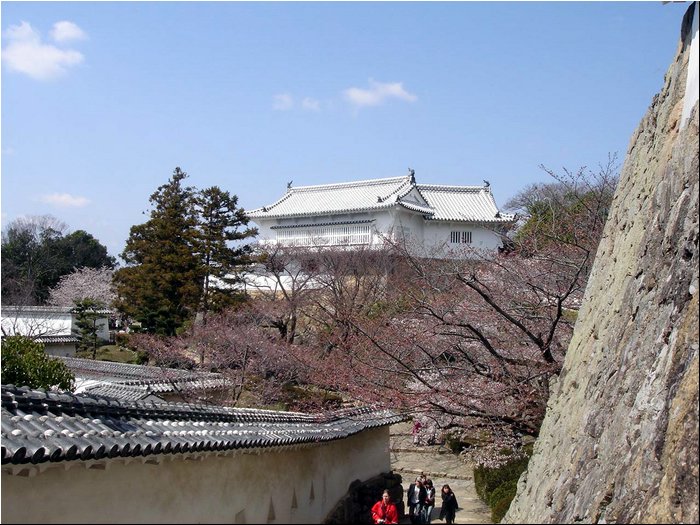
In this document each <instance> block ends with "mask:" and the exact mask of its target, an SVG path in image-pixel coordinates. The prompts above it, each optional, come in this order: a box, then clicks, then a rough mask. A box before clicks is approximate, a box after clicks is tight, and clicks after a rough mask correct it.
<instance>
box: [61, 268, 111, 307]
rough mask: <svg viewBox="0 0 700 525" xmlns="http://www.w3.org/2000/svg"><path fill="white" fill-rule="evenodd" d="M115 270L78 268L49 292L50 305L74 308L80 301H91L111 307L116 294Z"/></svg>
mask: <svg viewBox="0 0 700 525" xmlns="http://www.w3.org/2000/svg"><path fill="white" fill-rule="evenodd" d="M113 276H114V270H112V269H111V268H108V267H106V266H103V267H102V268H87V267H83V268H78V269H76V270H75V271H73V272H72V273H69V274H67V275H64V276H63V277H61V279H60V280H59V281H58V284H57V285H56V286H55V287H53V288H51V289H50V290H49V300H48V304H51V305H54V306H73V305H75V304H76V303H78V302H80V301H84V300H86V299H90V300H92V301H94V302H96V303H99V304H101V305H103V306H106V307H109V306H111V305H112V304H113V303H114V301H115V299H116V297H117V296H116V293H115V291H114V287H113V285H112V277H113Z"/></svg>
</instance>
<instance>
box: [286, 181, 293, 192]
mask: <svg viewBox="0 0 700 525" xmlns="http://www.w3.org/2000/svg"><path fill="white" fill-rule="evenodd" d="M292 182H294V181H293V180H290V181H289V182H288V183H287V189H288V190H291V189H292Z"/></svg>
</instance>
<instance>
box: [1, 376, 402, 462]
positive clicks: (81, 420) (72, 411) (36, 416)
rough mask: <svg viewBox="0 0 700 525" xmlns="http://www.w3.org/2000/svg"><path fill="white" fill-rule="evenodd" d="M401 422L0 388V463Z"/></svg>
mask: <svg viewBox="0 0 700 525" xmlns="http://www.w3.org/2000/svg"><path fill="white" fill-rule="evenodd" d="M403 419H404V417H403V416H401V415H399V414H397V413H395V412H392V411H389V410H385V409H375V408H370V407H364V408H353V409H344V410H339V411H336V412H333V413H328V414H317V415H311V414H302V413H299V412H275V411H270V410H257V409H235V408H225V407H211V406H198V405H187V404H181V403H139V402H120V401H117V400H114V399H108V398H104V397H99V396H89V395H77V394H67V393H56V392H51V391H48V392H47V391H44V390H32V389H29V388H27V387H20V388H18V387H15V386H13V385H2V446H1V447H0V449H1V454H2V464H3V465H6V464H13V465H22V464H38V463H44V462H48V461H50V462H61V461H78V460H92V459H103V458H118V457H133V456H151V455H158V454H185V453H190V452H203V451H212V452H214V451H226V450H234V449H248V448H263V447H283V446H289V445H300V444H304V443H319V442H324V441H331V440H336V439H342V438H346V437H348V436H351V435H353V434H356V433H358V432H361V431H363V430H367V429H370V428H375V427H381V426H386V425H391V424H394V423H398V422H399V421H402V420H403Z"/></svg>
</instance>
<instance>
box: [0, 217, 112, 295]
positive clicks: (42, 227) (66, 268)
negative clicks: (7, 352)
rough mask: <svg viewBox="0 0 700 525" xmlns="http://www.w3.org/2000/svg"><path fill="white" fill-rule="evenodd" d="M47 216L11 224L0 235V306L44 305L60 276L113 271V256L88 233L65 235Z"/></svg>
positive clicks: (55, 220)
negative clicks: (93, 270) (83, 271)
mask: <svg viewBox="0 0 700 525" xmlns="http://www.w3.org/2000/svg"><path fill="white" fill-rule="evenodd" d="M66 229H67V226H66V225H65V224H64V223H62V222H60V221H58V220H57V219H56V218H54V217H52V216H50V215H44V216H41V217H29V218H22V219H16V220H14V221H12V222H11V223H10V224H8V226H7V227H6V228H5V229H4V230H3V232H2V303H3V304H14V305H23V306H27V305H36V304H43V303H44V302H45V301H46V300H47V299H48V297H49V290H50V289H51V288H53V287H54V286H56V284H57V283H58V282H59V280H60V279H61V277H63V276H64V275H67V274H69V273H72V272H73V271H75V270H76V269H78V268H102V267H107V268H114V266H115V264H116V261H115V260H114V257H111V256H109V255H108V254H107V248H105V247H104V246H103V245H102V244H100V242H99V241H98V240H97V239H95V238H94V237H93V236H92V235H90V234H89V233H87V232H85V231H83V230H78V231H75V232H73V233H70V234H68V235H65V236H64V231H65V230H66Z"/></svg>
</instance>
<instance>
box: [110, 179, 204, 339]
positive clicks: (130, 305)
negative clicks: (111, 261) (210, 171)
mask: <svg viewBox="0 0 700 525" xmlns="http://www.w3.org/2000/svg"><path fill="white" fill-rule="evenodd" d="M186 177H187V174H186V173H185V172H184V171H182V170H181V169H180V168H175V171H174V172H173V175H172V177H171V178H170V180H169V181H168V182H167V183H166V184H164V185H162V186H160V187H159V188H158V189H157V190H156V191H155V193H153V194H152V195H151V197H150V199H149V200H150V203H151V205H152V207H153V208H152V210H151V212H150V219H149V220H148V221H147V222H145V223H144V224H139V225H136V226H132V227H131V231H130V233H129V238H128V239H127V242H126V247H125V248H124V251H123V252H122V254H121V257H122V259H124V261H125V262H126V264H127V266H126V267H125V268H122V269H121V270H119V271H118V272H117V273H116V275H115V282H116V285H117V292H118V295H119V296H120V300H119V308H120V310H122V311H123V312H125V313H126V314H128V315H130V316H132V317H133V318H135V319H136V320H137V321H139V322H140V323H141V325H142V327H143V328H144V329H145V330H146V331H148V332H151V333H159V334H165V335H174V334H175V332H176V330H177V328H179V327H180V326H182V325H183V324H184V322H185V321H186V320H187V319H188V318H189V317H190V316H191V315H192V314H193V313H194V312H195V311H196V309H197V306H198V304H199V300H200V297H201V288H202V281H203V277H204V273H203V271H202V264H201V262H200V257H201V254H200V253H199V252H198V247H199V241H198V231H197V217H196V213H195V200H194V195H195V190H194V188H191V187H188V186H184V185H183V181H184V179H185V178H186Z"/></svg>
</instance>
